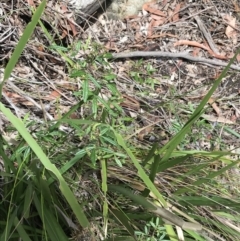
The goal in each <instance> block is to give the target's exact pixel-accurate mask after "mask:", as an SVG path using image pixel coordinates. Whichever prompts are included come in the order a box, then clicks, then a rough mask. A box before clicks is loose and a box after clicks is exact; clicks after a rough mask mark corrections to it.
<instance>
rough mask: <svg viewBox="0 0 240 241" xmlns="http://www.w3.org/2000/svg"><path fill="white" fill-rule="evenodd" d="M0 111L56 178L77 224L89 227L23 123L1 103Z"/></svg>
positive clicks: (72, 195)
mask: <svg viewBox="0 0 240 241" xmlns="http://www.w3.org/2000/svg"><path fill="white" fill-rule="evenodd" d="M0 111H2V112H3V114H4V115H5V116H6V117H7V118H8V120H9V121H10V122H11V123H12V124H13V125H14V127H15V128H16V129H17V130H18V132H19V133H20V134H21V135H22V137H23V138H24V139H25V140H26V142H27V143H28V145H29V146H30V147H31V148H32V150H33V151H34V152H35V154H36V155H37V157H38V158H39V160H40V161H41V162H42V164H43V166H44V167H45V168H46V169H47V170H49V171H50V172H52V173H53V174H54V175H55V176H56V178H57V179H58V181H59V188H60V190H61V192H62V194H63V196H64V197H65V198H66V200H67V201H68V203H69V205H70V206H71V208H72V210H73V212H74V214H75V215H76V217H77V219H78V221H79V223H80V224H81V225H82V226H83V227H87V226H88V225H89V222H88V219H87V217H86V216H85V214H84V212H83V210H82V208H81V207H80V205H79V204H78V201H77V199H76V197H75V196H74V194H73V193H72V191H71V190H70V188H69V186H68V184H67V183H66V182H65V180H64V178H63V177H62V175H61V173H60V172H59V170H58V169H57V168H56V166H55V165H53V164H52V163H51V161H50V160H49V159H48V158H47V156H46V155H45V153H44V152H43V151H42V149H41V148H40V146H39V145H38V144H37V142H36V141H35V140H34V139H33V137H32V136H31V135H30V134H29V132H28V130H27V129H26V128H25V126H24V124H23V122H22V121H21V120H20V119H18V118H17V117H16V116H14V115H13V114H12V113H11V111H10V110H9V109H7V108H5V106H4V105H3V104H2V103H0Z"/></svg>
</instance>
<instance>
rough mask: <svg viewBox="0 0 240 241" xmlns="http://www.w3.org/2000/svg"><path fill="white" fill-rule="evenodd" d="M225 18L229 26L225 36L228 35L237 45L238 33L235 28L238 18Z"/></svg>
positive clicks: (227, 16)
mask: <svg viewBox="0 0 240 241" xmlns="http://www.w3.org/2000/svg"><path fill="white" fill-rule="evenodd" d="M224 18H225V20H226V21H227V22H228V24H229V25H228V26H227V28H226V31H225V34H226V35H227V37H228V38H230V39H232V41H233V44H237V32H236V30H235V29H234V28H233V27H235V26H236V18H234V17H232V16H230V15H225V16H224Z"/></svg>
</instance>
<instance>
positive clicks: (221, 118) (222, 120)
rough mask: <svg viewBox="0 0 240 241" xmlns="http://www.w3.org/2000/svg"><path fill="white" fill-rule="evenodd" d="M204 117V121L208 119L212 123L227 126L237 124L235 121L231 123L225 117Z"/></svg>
mask: <svg viewBox="0 0 240 241" xmlns="http://www.w3.org/2000/svg"><path fill="white" fill-rule="evenodd" d="M202 117H203V118H204V119H206V120H207V121H211V122H220V123H225V124H236V123H235V122H234V121H231V120H229V119H227V118H225V117H222V116H220V117H216V116H212V115H205V114H203V115H202Z"/></svg>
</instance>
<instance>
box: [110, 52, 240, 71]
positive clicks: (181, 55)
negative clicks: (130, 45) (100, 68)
mask: <svg viewBox="0 0 240 241" xmlns="http://www.w3.org/2000/svg"><path fill="white" fill-rule="evenodd" d="M112 57H113V58H114V59H122V58H136V57H140V58H141V57H144V58H146V57H157V58H181V59H187V60H190V61H193V62H200V63H202V64H205V65H216V66H223V67H226V66H227V65H228V63H225V62H223V61H221V60H216V59H205V58H201V57H194V56H191V55H190V54H189V53H188V52H178V53H169V52H163V51H135V52H128V53H114V54H112ZM230 68H231V69H234V70H240V66H237V65H235V64H232V65H231V66H230Z"/></svg>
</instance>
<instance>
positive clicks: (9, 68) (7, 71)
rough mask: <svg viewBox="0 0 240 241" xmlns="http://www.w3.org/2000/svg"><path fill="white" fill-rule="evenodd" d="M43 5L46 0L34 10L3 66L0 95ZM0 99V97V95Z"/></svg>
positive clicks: (35, 24)
mask: <svg viewBox="0 0 240 241" xmlns="http://www.w3.org/2000/svg"><path fill="white" fill-rule="evenodd" d="M45 6H46V0H43V1H42V3H41V4H40V5H39V6H38V8H37V9H36V11H35V13H34V15H33V17H32V21H31V22H30V23H29V24H28V25H27V27H26V28H25V30H24V31H23V34H22V36H21V38H20V40H19V42H18V44H17V46H16V47H15V49H14V51H13V54H12V56H11V58H10V60H9V61H8V64H7V66H6V68H5V71H4V79H3V81H2V83H1V84H0V95H2V88H3V85H4V83H5V81H6V80H7V79H8V78H9V77H10V75H11V72H12V70H13V69H14V67H15V65H16V63H17V62H18V59H19V58H20V56H21V54H22V52H23V49H24V47H25V46H26V44H27V42H28V40H29V39H30V37H31V35H32V33H33V31H34V29H35V27H36V26H37V23H38V21H39V20H40V17H41V15H42V13H43V11H44V8H45ZM0 99H1V96H0Z"/></svg>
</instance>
